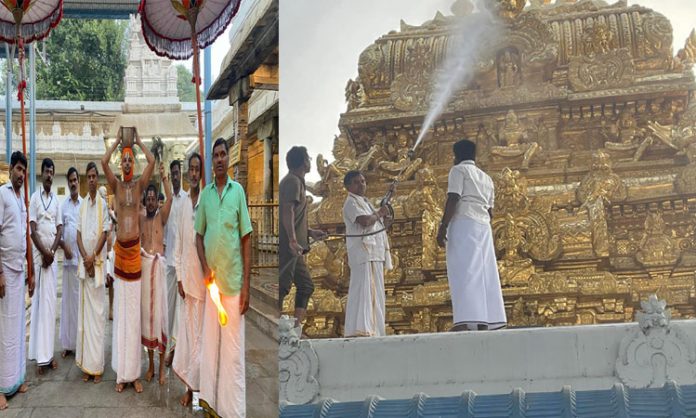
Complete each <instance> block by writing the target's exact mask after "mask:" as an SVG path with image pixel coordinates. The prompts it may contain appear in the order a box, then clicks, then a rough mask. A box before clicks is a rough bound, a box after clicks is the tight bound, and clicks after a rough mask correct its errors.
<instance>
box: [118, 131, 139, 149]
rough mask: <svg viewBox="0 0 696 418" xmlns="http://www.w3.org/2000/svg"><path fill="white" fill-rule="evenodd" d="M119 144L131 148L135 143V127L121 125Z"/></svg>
mask: <svg viewBox="0 0 696 418" xmlns="http://www.w3.org/2000/svg"><path fill="white" fill-rule="evenodd" d="M120 131H121V132H120V134H121V144H122V145H123V147H124V148H132V147H133V144H134V143H135V127H133V126H121V128H120Z"/></svg>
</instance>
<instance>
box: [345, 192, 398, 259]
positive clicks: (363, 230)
mask: <svg viewBox="0 0 696 418" xmlns="http://www.w3.org/2000/svg"><path fill="white" fill-rule="evenodd" d="M375 212H376V210H375V208H374V207H373V206H372V204H371V203H370V201H369V200H368V199H367V198H366V197H364V196H358V195H356V194H353V193H350V192H349V193H348V198H346V202H345V203H344V204H343V223H345V225H346V235H359V234H369V233H371V232H375V231H378V230H380V229H383V228H384V224H383V223H382V222H381V221H379V222H375V223H374V224H372V225H370V226H368V227H364V226H362V225H360V224H359V223H358V222H357V219H358V217H359V216H364V215H368V216H369V215H372V214H373V213H375ZM346 249H347V251H348V263H349V264H354V263H355V264H363V263H367V262H370V261H383V262H385V264H386V268H387V269H391V256H390V254H389V240H388V239H387V233H386V231H382V232H380V233H378V234H373V235H370V236H365V237H346Z"/></svg>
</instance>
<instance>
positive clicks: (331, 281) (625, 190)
mask: <svg viewBox="0 0 696 418" xmlns="http://www.w3.org/2000/svg"><path fill="white" fill-rule="evenodd" d="M496 1H497V3H498V7H499V8H498V13H499V15H500V18H501V19H502V20H503V21H504V22H505V33H504V34H503V36H501V37H500V39H497V40H495V41H493V40H491V41H490V42H489V44H487V45H481V48H480V50H481V51H484V52H483V54H482V55H481V58H480V60H479V62H477V63H476V64H475V65H476V74H475V76H474V77H473V79H472V80H471V81H470V82H469V83H468V84H467V85H465V86H464V87H463V88H461V89H460V90H458V91H456V92H455V93H454V95H453V97H452V99H451V100H450V102H449V104H448V106H447V107H446V109H445V112H444V113H443V114H442V115H441V116H440V117H439V119H438V120H437V122H436V123H435V125H434V126H433V128H432V129H431V130H430V131H429V132H428V134H427V136H426V137H425V139H424V141H423V142H422V143H421V144H420V145H419V147H418V148H417V150H416V152H415V155H413V156H409V155H408V150H409V148H410V147H412V146H413V145H414V143H415V141H416V138H417V136H418V134H419V132H420V129H421V124H422V123H423V120H424V117H425V115H426V114H427V112H428V110H429V106H430V100H431V94H432V91H433V90H434V88H433V79H434V77H433V76H434V74H435V73H436V72H437V71H438V68H439V66H440V64H441V62H442V61H443V59H444V57H445V56H446V53H447V51H448V48H450V47H452V46H451V43H450V42H449V36H450V33H452V29H453V27H454V25H456V22H457V21H458V19H461V18H462V17H463V16H465V15H468V14H471V13H474V10H473V7H472V5H471V4H470V2H469V1H461V0H459V1H456V2H455V3H454V5H453V6H452V15H447V16H446V15H443V14H441V13H439V12H438V13H437V14H436V16H435V17H434V19H432V20H430V21H427V22H425V23H423V24H422V25H420V26H411V25H408V24H406V23H404V22H403V21H402V23H401V28H400V30H398V31H392V32H389V33H388V34H386V35H384V36H382V37H381V38H379V39H377V40H376V41H375V42H374V43H373V44H371V45H369V46H368V47H367V48H366V49H365V50H364V51H363V52H362V53H361V54H360V57H359V60H358V77H357V78H356V79H355V80H349V81H348V83H347V86H346V101H347V111H346V112H345V113H343V114H342V115H341V118H340V122H339V127H340V132H341V134H340V135H339V136H337V137H336V138H335V139H334V146H333V157H334V160H333V162H331V163H328V161H327V159H326V158H324V157H323V156H321V155H319V156H318V157H317V161H316V166H317V169H318V170H319V173H320V175H321V181H320V182H317V183H316V184H313V185H309V186H308V189H309V190H310V191H311V192H312V193H313V194H315V195H317V196H321V198H322V199H321V200H320V201H318V202H315V203H314V204H313V205H312V208H311V212H310V215H309V216H310V217H309V223H310V225H311V226H312V227H314V228H322V229H325V230H328V231H329V232H331V233H342V232H345V227H344V225H343V221H342V207H343V202H344V199H345V196H346V191H345V189H344V187H343V184H342V181H343V176H344V174H345V173H346V172H347V171H348V170H352V169H359V170H362V171H363V172H365V173H366V179H367V182H368V194H369V196H370V197H372V198H374V199H375V201H379V199H380V198H381V197H382V196H383V195H384V193H385V191H386V189H387V187H388V185H389V184H390V183H391V182H392V181H393V180H398V181H399V185H398V190H397V193H396V197H395V198H394V200H393V202H392V203H393V205H394V209H395V221H394V224H393V226H392V227H391V229H390V233H389V236H390V243H391V248H392V256H393V258H394V266H395V268H394V270H392V271H390V272H388V273H387V274H386V275H385V282H386V283H385V287H386V292H387V295H386V297H387V314H386V317H387V330H388V333H392V334H406V333H421V332H440V331H447V330H448V329H449V328H450V327H451V326H452V315H451V301H450V293H449V287H448V284H447V273H446V265H445V253H444V251H443V250H441V249H440V248H438V246H437V243H436V240H435V237H436V233H437V226H438V224H439V221H440V218H441V216H442V211H443V205H444V200H445V194H446V188H447V174H448V172H449V169H450V167H451V165H452V151H451V150H452V144H453V143H454V142H455V141H457V140H459V139H462V138H470V139H472V140H475V142H476V143H477V145H478V157H477V160H478V163H479V165H480V166H481V167H482V168H483V169H484V170H485V171H486V172H487V173H488V174H490V175H491V177H493V178H494V180H495V182H496V207H495V209H494V219H493V221H492V227H493V233H494V237H495V247H496V250H497V257H498V267H499V271H500V276H501V284H502V286H503V295H504V299H505V308H506V312H507V316H508V321H509V326H510V327H541V326H560V325H576V324H603V323H617V322H628V321H632V320H633V317H634V310H636V309H638V308H639V307H640V301H641V300H646V299H647V298H648V296H649V295H650V294H652V293H656V294H657V295H658V296H659V298H660V299H664V300H666V301H667V304H668V305H669V306H670V307H671V308H672V316H673V317H674V318H694V317H696V305H695V303H696V275H695V271H696V235H695V229H696V100H695V95H694V92H695V91H696V83H695V81H694V72H693V70H692V67H693V65H694V63H695V62H696V33H694V32H692V33H691V36H690V37H689V38H688V39H687V40H686V41H685V44H684V47H683V49H680V50H679V51H678V52H677V53H676V54H675V53H674V51H673V49H672V44H673V39H672V36H673V35H672V26H671V24H670V22H669V20H668V19H667V18H666V17H665V16H663V15H662V14H660V13H659V11H656V10H651V9H648V8H645V7H642V6H640V5H632V6H628V5H627V3H626V1H619V2H617V3H613V4H609V3H607V2H605V1H601V0H583V1H568V0H558V1H556V2H554V3H553V4H550V1H548V0H546V1H544V0H537V1H530V2H528V3H526V2H525V1H524V0H521V1H520V0H517V1H515V0H496ZM680 44H681V43H680ZM308 264H309V266H310V270H311V271H312V276H313V280H314V283H315V286H316V291H315V293H314V295H313V297H312V299H311V301H310V306H309V309H308V312H307V321H306V323H305V326H304V332H305V333H307V334H308V335H309V336H311V337H314V338H324V337H337V336H341V335H342V333H343V320H344V314H345V313H344V309H345V304H346V295H347V293H348V283H349V270H348V263H347V258H346V250H345V240H344V239H338V238H337V239H329V240H327V241H325V242H320V243H315V244H313V246H312V251H311V252H310V253H309V255H308ZM293 304H294V300H293V297H292V295H291V297H289V298H287V299H286V301H285V306H284V310H285V311H286V312H290V311H291V307H292V306H293Z"/></svg>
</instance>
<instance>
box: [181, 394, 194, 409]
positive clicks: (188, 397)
mask: <svg viewBox="0 0 696 418" xmlns="http://www.w3.org/2000/svg"><path fill="white" fill-rule="evenodd" d="M191 398H193V392H191V391H190V390H187V391H186V393H184V396H182V397H181V399H180V400H179V403H180V404H181V406H189V405H190V404H191Z"/></svg>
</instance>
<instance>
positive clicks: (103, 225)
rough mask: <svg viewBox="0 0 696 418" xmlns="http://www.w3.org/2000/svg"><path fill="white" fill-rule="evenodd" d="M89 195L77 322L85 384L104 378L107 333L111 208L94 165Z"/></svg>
mask: <svg viewBox="0 0 696 418" xmlns="http://www.w3.org/2000/svg"><path fill="white" fill-rule="evenodd" d="M86 175H87V185H88V187H89V193H88V194H87V197H85V199H84V200H83V202H82V206H81V207H80V212H79V217H78V224H77V245H78V248H79V251H80V255H81V256H82V260H83V261H82V263H81V264H80V266H79V273H78V274H79V278H80V307H79V312H78V320H77V351H76V353H75V363H76V364H77V367H79V368H80V370H82V373H83V376H82V380H84V381H85V382H87V381H89V379H90V378H91V377H93V378H94V383H99V382H101V379H102V375H103V374H104V339H105V333H106V292H105V283H106V248H105V244H106V234H107V232H108V231H109V228H110V227H111V219H110V218H109V211H108V204H107V203H106V200H104V198H103V197H102V196H101V195H100V194H99V193H97V182H98V181H99V172H98V171H97V165H96V164H95V163H94V162H90V163H88V164H87V172H86Z"/></svg>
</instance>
